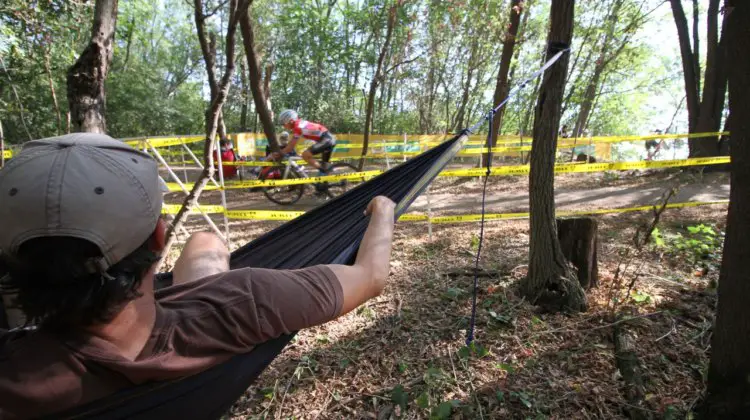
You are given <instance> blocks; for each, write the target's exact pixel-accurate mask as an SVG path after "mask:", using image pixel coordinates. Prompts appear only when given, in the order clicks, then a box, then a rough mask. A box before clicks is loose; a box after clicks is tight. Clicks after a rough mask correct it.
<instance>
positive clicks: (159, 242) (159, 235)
mask: <svg viewBox="0 0 750 420" xmlns="http://www.w3.org/2000/svg"><path fill="white" fill-rule="evenodd" d="M166 245H167V222H165V221H164V219H162V218H161V217H160V218H159V220H157V221H156V228H155V229H154V233H153V234H151V238H150V239H149V248H151V250H152V251H155V252H161V251H163V250H164V247H165V246H166Z"/></svg>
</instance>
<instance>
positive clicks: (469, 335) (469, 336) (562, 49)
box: [464, 44, 570, 347]
mask: <svg viewBox="0 0 750 420" xmlns="http://www.w3.org/2000/svg"><path fill="white" fill-rule="evenodd" d="M553 48H554V49H558V50H559V51H558V52H557V54H555V55H554V56H552V58H550V59H549V60H547V62H546V63H544V65H543V66H542V67H541V68H540V69H539V70H537V71H535V72H534V73H533V74H532V75H531V76H529V77H528V78H527V79H526V80H524V81H523V82H521V84H519V85H518V86H516V87H514V88H513V89H512V90H511V91H510V92H508V96H506V97H505V99H503V100H502V101H501V102H500V103H499V104H498V105H497V106H496V107H494V108H492V109H490V110H489V111H487V114H485V116H484V117H483V118H482V119H480V120H479V121H477V122H476V124H474V125H473V126H471V127H469V128H467V129H465V130H464V133H466V134H467V135H468V134H473V133H474V132H475V131H476V130H477V129H479V127H481V126H482V125H483V124H484V123H488V129H487V143H486V145H487V149H488V153H487V159H486V160H487V172H486V176H485V177H484V183H483V185H482V212H481V215H482V217H481V221H480V223H479V245H478V246H477V255H476V259H475V261H474V286H473V289H472V293H471V318H470V319H469V328H468V329H467V331H466V346H467V347H468V346H470V345H471V343H472V342H474V330H475V328H476V319H477V294H478V289H479V259H480V257H481V255H482V244H483V243H484V216H485V208H486V201H487V180H488V179H490V174H491V173H492V146H493V145H492V144H490V143H491V142H492V122H493V120H494V118H495V114H496V113H497V111H499V110H500V108H502V107H503V106H505V104H506V103H508V101H509V100H510V99H511V98H512V97H513V96H515V95H516V94H517V93H518V92H520V91H521V90H522V89H523V88H524V87H526V85H528V84H529V82H531V81H532V80H534V79H536V78H537V77H539V76H541V75H543V74H544V72H545V70H547V69H548V68H550V67H551V66H552V65H553V64H555V62H557V60H559V59H560V57H562V55H563V54H565V53H566V52H568V51H570V47H568V46H563V45H556V44H555V45H553V44H550V49H553Z"/></svg>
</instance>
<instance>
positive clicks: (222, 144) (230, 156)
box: [214, 139, 239, 179]
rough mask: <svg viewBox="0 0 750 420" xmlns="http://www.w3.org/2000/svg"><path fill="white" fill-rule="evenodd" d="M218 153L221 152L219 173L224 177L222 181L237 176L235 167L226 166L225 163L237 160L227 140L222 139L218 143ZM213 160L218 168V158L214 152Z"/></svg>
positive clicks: (230, 143)
mask: <svg viewBox="0 0 750 420" xmlns="http://www.w3.org/2000/svg"><path fill="white" fill-rule="evenodd" d="M219 151H220V152H221V173H222V175H223V176H224V179H230V178H234V177H235V176H237V166H235V165H227V164H226V163H227V162H236V161H237V160H239V159H237V155H236V154H235V153H234V148H233V147H232V142H231V141H230V140H229V139H222V140H221V141H219ZM214 160H215V161H216V165H217V166H218V164H219V163H218V161H219V157H218V155H217V154H216V152H214Z"/></svg>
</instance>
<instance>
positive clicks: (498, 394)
mask: <svg viewBox="0 0 750 420" xmlns="http://www.w3.org/2000/svg"><path fill="white" fill-rule="evenodd" d="M495 398H497V400H498V401H500V402H504V401H505V393H504V392H503V391H497V392H496V393H495Z"/></svg>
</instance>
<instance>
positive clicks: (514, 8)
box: [482, 0, 523, 165]
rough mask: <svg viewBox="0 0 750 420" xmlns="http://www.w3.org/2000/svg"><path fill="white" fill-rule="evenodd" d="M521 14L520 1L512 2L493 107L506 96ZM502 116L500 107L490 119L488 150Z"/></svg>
mask: <svg viewBox="0 0 750 420" xmlns="http://www.w3.org/2000/svg"><path fill="white" fill-rule="evenodd" d="M521 13H523V3H522V2H521V0H512V1H511V2H510V16H509V18H508V19H509V21H510V25H508V33H506V34H505V38H504V40H503V53H502V54H501V55H500V70H498V72H497V83H496V85H495V94H494V97H493V101H492V104H493V105H492V106H493V107H497V106H498V105H500V102H502V100H503V99H505V97H506V96H508V90H509V87H508V73H509V72H510V63H511V61H513V49H514V48H515V46H516V36H517V35H518V26H519V24H520V23H521ZM504 115H505V107H502V108H500V109H499V110H498V111H497V113H496V114H495V115H494V117H493V118H492V132H491V133H490V139H489V140H490V142H489V144H487V145H486V146H487V147H488V148H491V147H495V145H496V144H497V136H498V135H499V134H500V128H501V127H502V126H503V116H504ZM488 159H489V154H485V155H484V156H483V158H482V164H483V165H486V164H487V160H488Z"/></svg>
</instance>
